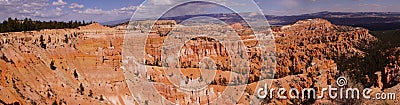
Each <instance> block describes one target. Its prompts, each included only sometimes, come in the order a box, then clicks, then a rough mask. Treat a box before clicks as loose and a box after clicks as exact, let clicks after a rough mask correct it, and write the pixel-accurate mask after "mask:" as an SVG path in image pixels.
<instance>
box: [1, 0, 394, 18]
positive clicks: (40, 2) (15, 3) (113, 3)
mask: <svg viewBox="0 0 400 105" xmlns="http://www.w3.org/2000/svg"><path fill="white" fill-rule="evenodd" d="M143 1H144V0H0V20H5V19H6V18H8V17H17V18H25V17H28V18H33V19H35V20H58V21H68V20H85V21H98V22H106V21H113V20H120V19H127V18H130V17H131V16H132V15H133V13H134V11H135V10H137V9H138V7H139V6H140V4H142V2H143ZM176 1H179V0H149V1H147V2H148V4H147V5H146V7H148V8H147V9H151V8H153V7H157V6H163V5H172V4H174V3H175V2H176ZM214 1H218V2H221V3H226V4H232V5H239V6H240V7H241V8H243V9H246V5H240V3H241V2H239V1H240V0H214ZM254 2H255V3H257V4H258V5H259V7H260V8H261V10H262V11H263V13H264V14H266V15H298V14H306V13H315V12H320V11H334V12H399V11H400V6H398V5H400V1H398V0H255V1H254ZM191 7H192V8H210V9H208V10H211V11H214V12H218V9H212V7H207V6H204V5H203V6H196V5H193V6H191ZM192 10H194V9H192ZM148 11H163V10H148ZM182 12H192V13H196V12H197V11H182ZM199 13H201V12H199Z"/></svg>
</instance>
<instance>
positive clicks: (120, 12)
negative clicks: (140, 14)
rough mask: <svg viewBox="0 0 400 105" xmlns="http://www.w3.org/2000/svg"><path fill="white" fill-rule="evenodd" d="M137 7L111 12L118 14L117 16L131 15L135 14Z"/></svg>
mask: <svg viewBox="0 0 400 105" xmlns="http://www.w3.org/2000/svg"><path fill="white" fill-rule="evenodd" d="M136 8H137V6H128V7H122V8H119V9H114V10H112V12H115V13H119V14H133V12H135V10H136Z"/></svg>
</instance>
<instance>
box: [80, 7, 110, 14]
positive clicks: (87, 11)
mask: <svg viewBox="0 0 400 105" xmlns="http://www.w3.org/2000/svg"><path fill="white" fill-rule="evenodd" d="M77 12H78V13H81V14H92V15H101V14H109V13H110V11H105V10H103V9H99V8H87V9H85V10H84V11H77Z"/></svg>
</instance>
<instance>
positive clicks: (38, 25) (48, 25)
mask: <svg viewBox="0 0 400 105" xmlns="http://www.w3.org/2000/svg"><path fill="white" fill-rule="evenodd" d="M91 23H93V22H88V23H86V22H85V21H76V20H75V21H72V20H71V21H68V22H58V21H51V20H50V21H48V22H46V21H39V20H32V19H30V18H25V19H23V20H20V19H17V18H14V19H12V18H11V17H9V18H8V19H7V20H4V21H3V22H2V23H0V33H1V32H19V31H33V30H41V29H62V28H77V27H79V26H84V25H88V24H91Z"/></svg>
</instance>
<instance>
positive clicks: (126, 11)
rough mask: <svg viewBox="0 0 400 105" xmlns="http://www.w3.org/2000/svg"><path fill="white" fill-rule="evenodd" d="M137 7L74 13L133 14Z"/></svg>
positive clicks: (96, 9) (97, 9)
mask: <svg viewBox="0 0 400 105" xmlns="http://www.w3.org/2000/svg"><path fill="white" fill-rule="evenodd" d="M136 8H137V7H136V6H128V7H122V8H118V9H113V10H103V9H99V8H87V9H85V10H83V11H79V10H72V11H73V12H77V13H81V14H93V15H101V14H133V12H135V10H136Z"/></svg>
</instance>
